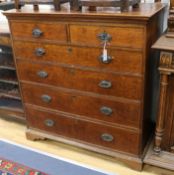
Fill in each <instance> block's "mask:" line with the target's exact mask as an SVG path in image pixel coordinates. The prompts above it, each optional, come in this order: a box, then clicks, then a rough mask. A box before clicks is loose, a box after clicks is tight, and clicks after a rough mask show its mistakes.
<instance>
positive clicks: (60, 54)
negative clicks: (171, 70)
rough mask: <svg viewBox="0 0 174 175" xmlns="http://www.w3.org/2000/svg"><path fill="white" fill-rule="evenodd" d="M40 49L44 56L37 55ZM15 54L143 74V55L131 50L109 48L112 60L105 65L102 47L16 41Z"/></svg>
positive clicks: (30, 58) (18, 56)
mask: <svg viewBox="0 0 174 175" xmlns="http://www.w3.org/2000/svg"><path fill="white" fill-rule="evenodd" d="M26 48H27V49H26ZM38 48H42V49H43V50H44V51H45V53H44V54H43V55H42V56H37V55H36V50H37V49H38ZM24 50H25V52H24ZM14 52H15V55H16V57H17V58H21V59H26V60H36V61H47V62H52V63H53V64H54V63H57V64H71V65H72V64H73V65H78V66H85V67H93V68H98V69H104V70H108V71H117V72H129V73H137V74H141V73H142V72H143V70H142V62H143V56H142V53H141V52H140V51H134V50H130V49H113V48H110V47H108V55H109V56H110V57H111V59H112V60H111V62H110V63H108V64H104V63H102V62H101V60H100V56H101V55H102V54H103V48H102V47H100V48H93V47H91V48H90V47H89V48H87V47H75V46H62V45H55V44H46V43H34V42H23V41H14Z"/></svg>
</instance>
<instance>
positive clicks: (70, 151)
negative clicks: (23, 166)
mask: <svg viewBox="0 0 174 175" xmlns="http://www.w3.org/2000/svg"><path fill="white" fill-rule="evenodd" d="M25 128H26V127H25V125H24V124H20V123H17V122H14V121H9V120H8V121H7V120H4V119H2V118H0V138H5V139H8V140H10V141H13V142H16V143H19V144H23V145H27V146H29V147H32V148H36V149H39V150H42V151H45V152H48V153H51V154H54V155H58V156H61V157H63V158H67V159H70V160H73V161H76V162H79V163H83V164H85V165H88V166H92V167H94V168H99V169H103V170H105V171H108V172H111V173H117V174H119V175H173V174H174V172H172V171H168V170H165V169H161V168H157V167H153V166H150V165H144V168H143V171H142V172H138V171H134V170H132V169H130V168H128V167H126V166H125V165H123V164H122V163H120V162H118V161H116V160H115V159H113V158H110V157H108V156H104V155H101V154H97V153H94V152H89V151H86V150H83V149H79V148H76V147H72V146H69V145H65V144H62V143H58V142H55V141H51V140H45V141H35V142H33V141H28V140H26V138H25Z"/></svg>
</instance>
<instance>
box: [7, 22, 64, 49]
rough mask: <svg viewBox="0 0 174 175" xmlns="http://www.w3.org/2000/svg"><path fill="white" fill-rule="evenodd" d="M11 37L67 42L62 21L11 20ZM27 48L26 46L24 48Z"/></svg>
mask: <svg viewBox="0 0 174 175" xmlns="http://www.w3.org/2000/svg"><path fill="white" fill-rule="evenodd" d="M10 27H11V31H12V35H13V38H14V39H16V38H21V39H35V40H37V41H41V40H51V41H59V42H67V33H66V25H65V24H62V23H51V22H50V23H49V22H47V23H41V22H40V23H39V22H38V21H35V22H34V21H33V22H17V21H16V22H14V21H13V22H11V23H10ZM26 49H27V48H26Z"/></svg>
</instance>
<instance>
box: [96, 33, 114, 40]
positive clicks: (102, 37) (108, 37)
mask: <svg viewBox="0 0 174 175" xmlns="http://www.w3.org/2000/svg"><path fill="white" fill-rule="evenodd" d="M97 37H98V38H99V39H100V40H101V41H107V42H108V41H110V40H111V39H112V36H111V35H110V34H108V33H106V32H102V33H100V34H99V35H98V36H97Z"/></svg>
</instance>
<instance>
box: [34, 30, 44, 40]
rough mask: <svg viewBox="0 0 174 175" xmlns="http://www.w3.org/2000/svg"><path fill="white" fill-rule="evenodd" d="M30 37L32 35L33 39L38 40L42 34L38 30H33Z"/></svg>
mask: <svg viewBox="0 0 174 175" xmlns="http://www.w3.org/2000/svg"><path fill="white" fill-rule="evenodd" d="M32 35H33V37H35V38H39V37H40V36H42V35H43V32H42V31H41V30H40V29H37V28H36V29H33V31H32Z"/></svg>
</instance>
